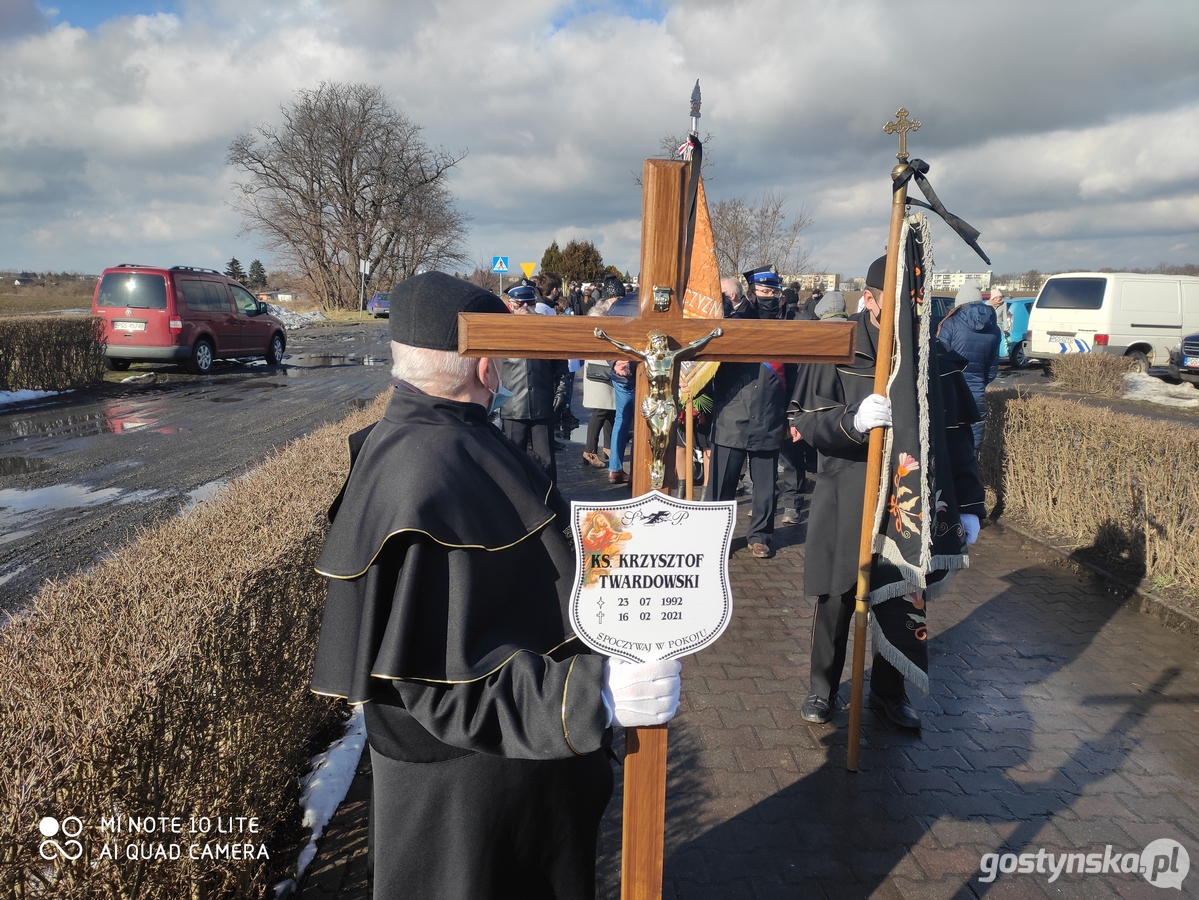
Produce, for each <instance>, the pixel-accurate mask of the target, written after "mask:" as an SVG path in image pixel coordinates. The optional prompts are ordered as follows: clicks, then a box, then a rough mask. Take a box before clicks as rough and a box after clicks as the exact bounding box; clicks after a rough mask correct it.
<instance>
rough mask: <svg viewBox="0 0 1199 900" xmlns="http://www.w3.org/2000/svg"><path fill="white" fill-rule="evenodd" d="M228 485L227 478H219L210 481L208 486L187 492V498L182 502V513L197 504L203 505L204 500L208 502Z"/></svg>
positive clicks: (201, 486) (203, 485)
mask: <svg viewBox="0 0 1199 900" xmlns="http://www.w3.org/2000/svg"><path fill="white" fill-rule="evenodd" d="M228 483H229V479H227V478H219V479H217V480H216V481H210V482H208V484H202V485H200V486H199V487H198V488H196V489H195V490H194V491H188V492H187V497H186V499H185V500H184V501H183V511H184V512H186V511H187V510H189V509H191V508H192V507H193V506H195V505H196V504H197V503H203V502H204V501H205V500H210V499H211V498H213V497H215V496H216V495H217V494H218V493H219V492H220V490H221V488H223V487H224V486H225V485H227V484H228Z"/></svg>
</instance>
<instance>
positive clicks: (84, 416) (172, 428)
mask: <svg viewBox="0 0 1199 900" xmlns="http://www.w3.org/2000/svg"><path fill="white" fill-rule="evenodd" d="M167 413H168V410H167V409H166V407H165V406H164V405H163V404H162V403H161V401H159V402H154V403H147V402H145V401H118V402H114V403H106V404H104V406H103V408H102V409H101V410H100V411H99V412H85V413H64V412H62V411H60V410H44V411H35V412H34V413H33V414H31V415H28V416H24V417H21V418H14V419H12V420H11V421H6V422H4V423H3V424H0V440H3V439H4V438H6V437H19V438H28V437H61V438H85V437H94V436H96V435H102V434H127V433H129V432H134V431H153V432H155V433H157V434H188V433H189V432H190V431H191V428H189V427H186V426H177V425H163V426H159V425H158V422H159V420H160V418H161V417H163V416H166V415H167ZM156 426H157V427H156ZM8 458H9V459H11V458H20V457H8ZM4 465H5V464H4V463H0V474H4V475H9V474H21V471H20V470H17V471H13V472H7V471H5V470H4V469H3V468H2V467H3V466H4ZM12 465H17V464H15V463H14V464H12ZM24 471H31V472H32V471H38V470H37V469H28V470H24Z"/></svg>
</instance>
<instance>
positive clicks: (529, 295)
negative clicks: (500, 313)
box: [506, 282, 537, 303]
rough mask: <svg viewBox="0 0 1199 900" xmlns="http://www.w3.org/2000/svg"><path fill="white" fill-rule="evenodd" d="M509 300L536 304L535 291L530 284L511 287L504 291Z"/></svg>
mask: <svg viewBox="0 0 1199 900" xmlns="http://www.w3.org/2000/svg"><path fill="white" fill-rule="evenodd" d="M506 293H507V294H508V299H509V300H515V301H516V302H517V303H536V302H537V289H536V288H535V287H533V285H531V284H526V283H524V282H521V283H520V284H517V285H513V286H512V287H510V288H508V290H507V291H506Z"/></svg>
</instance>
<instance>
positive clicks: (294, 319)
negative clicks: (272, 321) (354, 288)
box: [266, 303, 328, 328]
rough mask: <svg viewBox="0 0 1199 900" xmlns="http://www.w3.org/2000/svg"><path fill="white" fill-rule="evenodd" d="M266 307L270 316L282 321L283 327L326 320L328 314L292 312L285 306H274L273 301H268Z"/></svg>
mask: <svg viewBox="0 0 1199 900" xmlns="http://www.w3.org/2000/svg"><path fill="white" fill-rule="evenodd" d="M266 308H267V310H269V311H270V314H271V315H272V316H274V317H275V318H276V319H278V320H279V321H280V322H282V323H283V327H284V328H303V327H304V326H305V325H311V324H312V323H313V322H327V321H328V316H326V315H324V314H323V313H321V312H319V311H317V312H309V313H297V312H292V311H291V310H290V309H288V308H287V307H286V306H276V305H275V304H274V303H268V304H267V305H266Z"/></svg>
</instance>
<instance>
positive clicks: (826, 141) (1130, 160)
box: [0, 0, 1199, 276]
mask: <svg viewBox="0 0 1199 900" xmlns="http://www.w3.org/2000/svg"><path fill="white" fill-rule="evenodd" d="M909 8H910V9H911V10H912V11H913V14H910V15H908V16H907V17H906V18H900V16H899V14H898V12H897V11H898V10H899V9H900V7H899V6H897V5H896V4H894V3H886V2H882V0H852V2H851V0H819V2H818V0H575V2H571V0H522V2H503V0H61V2H56V3H53V5H51V0H44V2H41V3H37V2H35V0H0V268H18V269H21V268H25V269H37V270H45V269H54V270H64V269H65V270H75V271H82V272H98V271H100V270H101V269H102V268H103V267H105V266H107V265H114V264H116V263H118V262H125V261H138V262H153V263H163V264H174V263H181V264H190V265H201V266H213V267H217V268H223V267H224V264H225V262H226V261H227V260H228V259H229V258H230V257H231V256H237V257H238V258H239V259H241V260H242V262H243V264H245V263H246V262H247V261H248V260H250V259H253V258H255V257H262V258H263V261H264V262H266V263H267V267H268V269H269V268H270V258H269V256H268V255H267V254H265V253H264V252H263V250H262V246H261V244H260V243H259V242H258V239H257V238H256V237H255V236H254V235H252V234H251V235H241V236H239V233H238V232H239V229H240V225H241V223H240V219H239V217H238V215H237V214H236V213H235V212H234V211H233V210H232V209H231V208H230V206H229V203H230V201H231V199H232V193H231V189H230V185H231V182H232V181H233V179H234V177H235V173H234V172H233V171H232V170H231V169H229V168H228V167H227V166H226V164H225V154H226V148H227V147H228V145H229V142H230V140H231V139H232V138H233V137H234V136H235V135H237V134H238V133H241V132H245V131H248V130H250V129H252V128H254V127H255V126H257V125H259V124H261V123H264V122H266V123H273V122H278V121H279V107H280V105H281V104H284V103H287V102H288V101H289V100H290V99H291V98H292V97H293V95H294V92H295V91H296V90H297V89H300V88H309V87H314V86H316V85H317V84H318V83H319V82H321V81H362V82H368V83H371V84H378V85H381V86H382V87H383V88H384V89H385V90H386V91H387V93H388V95H389V96H390V97H391V99H392V101H393V102H394V104H395V105H396V106H397V107H398V108H399V109H400V110H402V111H403V112H404V113H405V114H406V115H407V116H409V118H411V119H412V120H414V121H415V122H418V123H420V124H421V125H422V126H424V129H425V132H424V133H425V137H426V139H427V140H428V141H429V142H430V143H431V144H434V145H441V146H444V147H445V148H446V149H448V150H450V151H454V152H461V151H466V152H467V156H466V158H465V159H464V160H463V162H462V163H461V165H460V166H459V167H458V169H457V170H456V171H455V173H454V176H453V182H452V189H453V191H454V193H455V194H456V196H457V197H458V198H459V201H460V205H461V206H462V208H463V209H464V210H465V211H466V212H467V213H468V214H469V215H471V216H472V224H471V234H470V239H469V249H470V252H471V253H472V256H473V257H474V258H476V259H482V258H486V259H490V257H491V256H492V255H493V254H505V255H508V256H510V257H511V259H512V263H513V267H514V268H515V264H516V263H517V262H518V261H523V260H539V259H540V257H541V254H542V252H543V250H544V249H545V247H546V246H547V245H548V244H549V242H550V241H551V240H553V239H557V240H558V241H559V243H564V242H565V241H567V240H569V239H571V238H574V237H580V238H586V239H590V240H592V241H594V242H595V243H596V244H597V245H598V246H599V248H600V250H601V251H602V252H603V255H604V258H605V261H607V262H612V263H615V264H616V265H618V266H619V267H620V268H622V269H629V270H631V271H634V272H635V271H636V270H637V268H638V243H639V237H640V223H639V216H640V190H639V188H638V187H637V185H636V184H635V182H634V180H633V173H635V172H637V171H639V170H640V168H641V164H642V160H643V159H644V158H645V157H646V156H652V155H656V153H657V152H658V143H659V139H660V138H661V136H662V135H663V134H666V133H681V132H684V131H685V130H686V129H687V127H688V125H689V120H688V118H687V113H688V98H689V95H690V91H691V86H692V84H694V82H695V79H696V78H697V77H698V78H700V79H701V83H702V87H703V93H704V107H703V119H702V121H701V130H703V131H710V132H711V133H712V134H713V135H714V139H713V141H712V143H711V146H710V151H711V152H710V156H711V159H712V161H713V163H714V165H713V168H712V173H711V174H712V178H711V180H710V182H709V186H708V187H709V192H710V196H712V197H723V196H738V195H744V196H745V197H747V198H749V199H752V198H753V197H755V196H756V195H758V194H759V193H760V192H761V191H763V190H768V189H773V190H782V191H786V192H787V193H788V195H789V197H790V198H791V202H792V205H793V208H794V209H795V210H797V211H798V210H799V209H800V207H802V208H803V209H804V210H805V211H806V212H807V213H808V214H809V215H811V216H812V217H813V219H814V224H813V225H812V226H811V227H810V228H809V230H808V231H807V232H806V235H805V240H806V243H807V245H808V247H809V248H810V252H811V254H812V258H813V261H814V262H816V263H817V264H818V265H819V266H820V267H821V268H826V269H828V270H830V271H839V272H842V273H844V274H845V275H847V276H852V275H861V274H864V271H865V268H866V265H867V264H868V263H869V260H870V259H872V258H873V257H874V256H876V255H878V253H880V252H881V250H882V246H883V243H884V240H885V236H886V225H887V215H888V207H889V203H890V189H889V179H888V172H889V171H890V168H891V166H892V165H893V164H894V153H895V150H896V146H895V144H896V142H895V139H894V138H893V137H891V136H888V135H886V134H884V132H883V130H882V126H883V124H884V123H885V122H886V121H888V119H890V118H892V117H893V116H894V114H895V111H896V110H897V109H898V108H899V107H900V106H905V107H907V109H909V110H910V111H911V114H912V116H913V117H914V118H918V119H919V120H920V122H921V123H922V126H921V128H920V130H919V131H918V132H916V133H914V134H912V135H911V136H910V149H911V150H912V152H913V155H915V156H919V157H921V158H923V159H925V160H927V161H928V162H929V163H930V164H931V166H932V172H931V173H930V179H931V181H932V183H933V185H934V186H935V187H936V189H937V192H938V194H939V195H940V196H941V198H942V200H944V201H945V203H946V205H947V206H948V207H949V209H950V210H952V211H953V212H956V213H957V214H958V215H960V216H962V217H963V218H965V219H966V220H968V221H969V222H971V223H972V224H973V225H974V226H975V227H977V228H978V229H980V230H981V231H982V238H981V240H980V242H981V243H982V245H983V248H984V249H985V250H987V251H988V253H989V254H990V255H991V258H992V260H993V268H994V270H995V271H996V272H1011V271H1023V270H1025V269H1029V268H1037V269H1041V270H1044V271H1048V270H1061V269H1068V268H1074V269H1089V268H1095V267H1099V266H1116V267H1120V266H1151V265H1155V264H1156V263H1158V262H1161V261H1167V262H1171V263H1183V262H1199V53H1197V52H1196V49H1195V46H1196V45H1195V41H1196V37H1197V36H1199V2H1195V0H1072V2H1066V0H1003V2H991V0H975V2H961V0H948V2H945V0H922V2H920V3H915V4H911V5H910V7H909ZM915 11H919V13H920V15H919V16H917V15H915V14H914V13H915ZM934 234H935V235H936V237H937V242H936V261H937V264H938V268H939V269H948V270H951V271H952V270H957V269H963V270H970V271H976V270H978V268H979V267H982V268H985V267H983V266H982V264H981V261H980V260H978V259H977V258H976V257H974V256H973V253H972V251H970V250H969V249H968V248H966V247H965V245H963V244H962V243H961V242H960V241H958V240H957V238H956V237H954V236H952V234H951V233H950V232H948V230H947V229H945V228H943V227H941V228H936V229H935V230H934Z"/></svg>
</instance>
